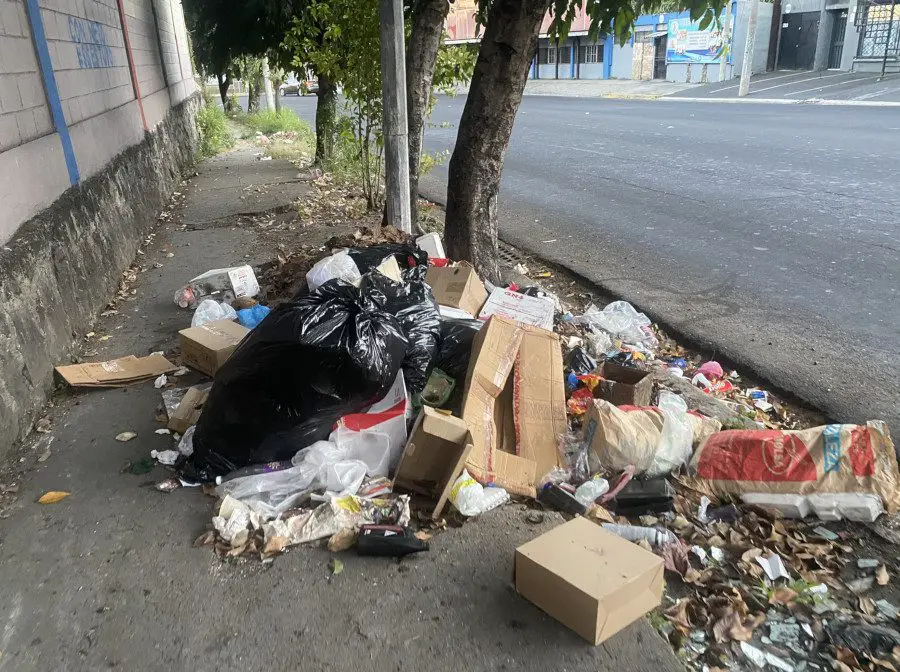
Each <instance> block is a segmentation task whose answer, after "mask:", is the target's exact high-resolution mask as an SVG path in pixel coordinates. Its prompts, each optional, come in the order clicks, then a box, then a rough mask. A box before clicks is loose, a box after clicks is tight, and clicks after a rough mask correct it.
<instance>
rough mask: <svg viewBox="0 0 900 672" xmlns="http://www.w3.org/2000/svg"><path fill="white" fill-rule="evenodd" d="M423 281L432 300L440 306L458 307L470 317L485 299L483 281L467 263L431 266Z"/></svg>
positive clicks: (476, 313) (476, 311)
mask: <svg viewBox="0 0 900 672" xmlns="http://www.w3.org/2000/svg"><path fill="white" fill-rule="evenodd" d="M425 282H427V283H428V284H429V285H430V286H431V291H432V292H433V293H434V300H435V301H437V302H438V303H439V304H440V305H442V306H450V307H451V308H459V309H460V310H464V311H466V312H467V313H469V315H471V316H472V317H477V316H478V312H479V311H480V310H481V307H482V306H483V305H484V302H485V300H487V296H488V294H487V290H486V289H485V288H484V283H483V282H482V281H481V279H480V278H479V277H478V274H477V273H476V272H475V269H474V268H472V267H471V266H469V265H465V264H460V265H458V266H453V267H450V266H445V267H443V268H441V267H438V266H431V267H430V268H429V269H428V273H427V274H426V275H425Z"/></svg>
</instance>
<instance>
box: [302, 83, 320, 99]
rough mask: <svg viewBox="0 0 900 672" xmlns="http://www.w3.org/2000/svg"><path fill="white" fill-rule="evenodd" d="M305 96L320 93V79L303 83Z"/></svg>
mask: <svg viewBox="0 0 900 672" xmlns="http://www.w3.org/2000/svg"><path fill="white" fill-rule="evenodd" d="M302 91H303V95H304V96H305V95H308V94H310V93H318V92H319V80H318V79H307V80H306V81H305V82H303V89H302Z"/></svg>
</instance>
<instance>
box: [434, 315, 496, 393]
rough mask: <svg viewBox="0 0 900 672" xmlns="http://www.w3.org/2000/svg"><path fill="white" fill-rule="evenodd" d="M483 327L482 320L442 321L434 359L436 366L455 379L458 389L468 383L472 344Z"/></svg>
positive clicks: (455, 319) (447, 319) (450, 319)
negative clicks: (467, 374) (467, 376)
mask: <svg viewBox="0 0 900 672" xmlns="http://www.w3.org/2000/svg"><path fill="white" fill-rule="evenodd" d="M483 325H484V322H482V321H481V320H466V319H457V318H444V319H442V320H441V339H440V343H439V345H438V351H437V354H436V355H435V358H434V366H435V368H438V369H440V370H441V371H443V372H444V373H446V374H447V375H448V376H450V377H451V378H455V379H456V386H457V387H458V388H461V387H463V385H464V383H465V381H466V373H468V371H469V358H470V357H471V355H472V342H473V341H474V340H475V336H476V334H478V331H479V329H481V327H482V326H483Z"/></svg>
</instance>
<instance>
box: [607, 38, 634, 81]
mask: <svg viewBox="0 0 900 672" xmlns="http://www.w3.org/2000/svg"><path fill="white" fill-rule="evenodd" d="M633 55H634V48H633V47H632V46H631V42H630V41H629V42H626V43H625V46H624V47H620V46H619V45H618V44H617V45H616V46H614V47H613V50H612V77H613V78H614V79H631V61H632V57H633Z"/></svg>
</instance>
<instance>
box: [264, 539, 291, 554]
mask: <svg viewBox="0 0 900 672" xmlns="http://www.w3.org/2000/svg"><path fill="white" fill-rule="evenodd" d="M288 541H289V540H288V538H287V537H279V536H274V537H269V538H268V539H267V540H266V545H265V547H264V548H263V555H264V556H266V557H269V556H270V555H278V554H279V553H284V549H285V548H287V546H288Z"/></svg>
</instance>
